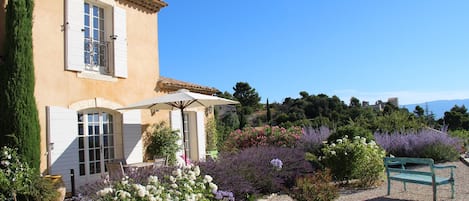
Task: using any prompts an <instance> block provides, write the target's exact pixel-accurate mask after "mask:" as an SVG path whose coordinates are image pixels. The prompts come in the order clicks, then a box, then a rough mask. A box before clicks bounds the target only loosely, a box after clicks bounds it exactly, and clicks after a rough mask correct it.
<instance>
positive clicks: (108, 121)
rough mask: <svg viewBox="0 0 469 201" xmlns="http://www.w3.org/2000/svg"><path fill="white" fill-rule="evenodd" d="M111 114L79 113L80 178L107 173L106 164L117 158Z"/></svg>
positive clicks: (100, 112) (99, 112) (96, 112)
mask: <svg viewBox="0 0 469 201" xmlns="http://www.w3.org/2000/svg"><path fill="white" fill-rule="evenodd" d="M113 119H114V118H113V116H112V115H111V114H110V113H107V112H103V111H87V112H79V113H78V158H79V170H80V176H84V175H93V174H98V173H103V172H105V171H106V170H105V168H106V167H105V163H106V162H108V161H112V160H114V158H115V152H114V149H115V145H114V138H115V136H114V122H113Z"/></svg>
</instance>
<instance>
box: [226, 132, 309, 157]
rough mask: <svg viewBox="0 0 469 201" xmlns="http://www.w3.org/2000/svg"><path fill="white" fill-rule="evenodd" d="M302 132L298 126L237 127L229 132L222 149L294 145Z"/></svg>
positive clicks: (231, 150) (232, 150)
mask: <svg viewBox="0 0 469 201" xmlns="http://www.w3.org/2000/svg"><path fill="white" fill-rule="evenodd" d="M302 134H303V132H302V129H301V128H300V127H291V128H282V127H278V126H273V127H270V126H264V127H262V128H254V127H245V128H243V129H242V130H240V129H238V130H235V131H233V132H231V133H230V135H229V136H228V138H227V139H226V141H225V144H224V146H223V150H224V151H229V152H236V151H239V150H242V149H246V148H249V147H257V146H277V147H294V146H295V145H296V142H297V140H298V139H299V138H300V137H301V135H302Z"/></svg>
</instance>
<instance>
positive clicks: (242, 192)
mask: <svg viewBox="0 0 469 201" xmlns="http://www.w3.org/2000/svg"><path fill="white" fill-rule="evenodd" d="M198 165H199V166H200V168H201V172H202V174H209V175H211V176H212V177H213V179H214V182H216V184H217V185H218V187H219V188H220V189H224V190H227V191H231V192H233V193H234V194H235V197H236V200H246V196H247V195H265V194H270V193H277V192H280V191H283V192H288V191H289V189H291V188H292V187H293V186H294V185H295V178H296V177H298V176H300V175H303V174H306V173H311V172H313V167H312V166H311V165H310V163H308V162H307V161H306V160H305V158H304V151H303V150H301V149H298V148H287V147H274V146H259V147H250V148H246V149H243V150H241V151H239V152H238V153H222V154H221V155H220V157H219V158H218V160H216V161H213V160H208V161H206V162H201V163H199V164H198Z"/></svg>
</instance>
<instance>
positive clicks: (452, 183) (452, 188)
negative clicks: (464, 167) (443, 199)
mask: <svg viewBox="0 0 469 201" xmlns="http://www.w3.org/2000/svg"><path fill="white" fill-rule="evenodd" d="M451 199H454V181H452V182H451Z"/></svg>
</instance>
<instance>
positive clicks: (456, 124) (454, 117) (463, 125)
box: [443, 105, 469, 131]
mask: <svg viewBox="0 0 469 201" xmlns="http://www.w3.org/2000/svg"><path fill="white" fill-rule="evenodd" d="M443 119H444V123H445V124H446V125H448V129H449V130H452V131H453V130H469V113H467V109H466V107H465V106H464V105H463V106H461V107H459V106H457V105H455V106H454V107H453V108H451V110H450V111H448V112H445V116H444V117H443Z"/></svg>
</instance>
